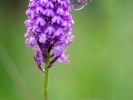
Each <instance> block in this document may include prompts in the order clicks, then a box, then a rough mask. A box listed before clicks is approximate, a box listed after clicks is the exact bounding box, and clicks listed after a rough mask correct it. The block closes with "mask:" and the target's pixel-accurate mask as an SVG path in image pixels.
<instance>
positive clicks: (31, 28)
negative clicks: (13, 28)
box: [24, 0, 75, 72]
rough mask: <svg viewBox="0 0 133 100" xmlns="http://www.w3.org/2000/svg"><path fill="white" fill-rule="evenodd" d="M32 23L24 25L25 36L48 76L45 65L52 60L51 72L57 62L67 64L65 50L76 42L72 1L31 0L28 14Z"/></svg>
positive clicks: (50, 63) (40, 67)
mask: <svg viewBox="0 0 133 100" xmlns="http://www.w3.org/2000/svg"><path fill="white" fill-rule="evenodd" d="M26 15H27V16H28V20H26V21H25V22H24V24H25V26H26V27H27V32H26V33H25V34H24V37H25V38H26V40H25V43H26V44H27V46H28V47H31V46H35V47H34V49H33V50H34V54H35V57H34V60H35V62H36V65H37V66H38V67H39V69H40V70H42V71H43V72H44V68H43V67H42V63H46V61H47V59H50V60H49V64H48V66H47V67H48V68H50V67H51V66H52V65H53V64H54V63H55V62H56V61H59V62H64V63H67V62H69V60H68V56H66V55H65V52H66V50H65V47H67V46H68V45H69V44H70V41H73V40H74V38H75V37H74V36H73V35H72V34H71V33H72V25H73V24H74V21H73V19H72V15H71V10H70V1H69V0H30V1H29V5H28V10H27V11H26Z"/></svg>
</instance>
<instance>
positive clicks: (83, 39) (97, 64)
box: [0, 0, 133, 100]
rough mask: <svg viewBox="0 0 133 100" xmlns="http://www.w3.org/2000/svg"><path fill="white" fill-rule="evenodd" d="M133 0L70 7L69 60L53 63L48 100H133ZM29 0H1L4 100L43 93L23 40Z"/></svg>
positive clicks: (34, 99)
mask: <svg viewBox="0 0 133 100" xmlns="http://www.w3.org/2000/svg"><path fill="white" fill-rule="evenodd" d="M16 1H17V0H16ZM16 1H15V0H14V2H16ZM132 4H133V1H132V0H127V1H126V0H123V1H122V0H115V1H113V0H92V2H91V3H90V4H89V5H87V6H86V7H85V8H84V9H82V10H79V11H74V10H72V14H73V19H74V21H75V24H74V26H73V34H74V35H75V36H76V38H75V41H73V42H72V44H71V45H70V46H69V48H68V49H67V50H68V51H67V52H68V54H69V55H70V57H69V60H70V61H71V62H70V63H68V64H67V65H65V64H60V63H56V64H55V65H54V66H53V67H52V68H50V70H49V71H50V72H49V90H48V91H49V94H48V95H49V100H133V86H132V84H133V78H132V76H133V67H132V66H133V61H132V60H133V52H132V51H133V6H132ZM27 5H28V0H18V2H17V3H16V5H14V3H12V1H10V2H9V1H8V3H6V2H4V1H1V3H0V100H42V98H43V74H42V72H41V71H40V70H39V69H38V68H37V66H36V64H35V62H34V59H33V56H34V55H33V51H32V50H31V49H27V47H26V45H25V44H24V41H25V39H24V37H23V34H24V33H25V32H26V28H25V26H24V25H23V22H24V21H25V20H26V19H27V18H26V16H25V15H24V14H25V10H26V9H27Z"/></svg>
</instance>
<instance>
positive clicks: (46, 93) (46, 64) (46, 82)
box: [43, 58, 49, 100]
mask: <svg viewBox="0 0 133 100" xmlns="http://www.w3.org/2000/svg"><path fill="white" fill-rule="evenodd" d="M48 64H49V58H48V59H47V60H46V63H45V72H44V98H43V100H48V99H47V96H48V72H49V68H48Z"/></svg>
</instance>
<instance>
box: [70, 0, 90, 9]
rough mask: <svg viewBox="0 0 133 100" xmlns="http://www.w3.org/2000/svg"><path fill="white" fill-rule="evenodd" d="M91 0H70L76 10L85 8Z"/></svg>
mask: <svg viewBox="0 0 133 100" xmlns="http://www.w3.org/2000/svg"><path fill="white" fill-rule="evenodd" d="M90 1H91V0H70V2H71V6H72V8H73V9H74V10H80V9H82V8H84V6H85V5H87V4H88V3H90Z"/></svg>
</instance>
